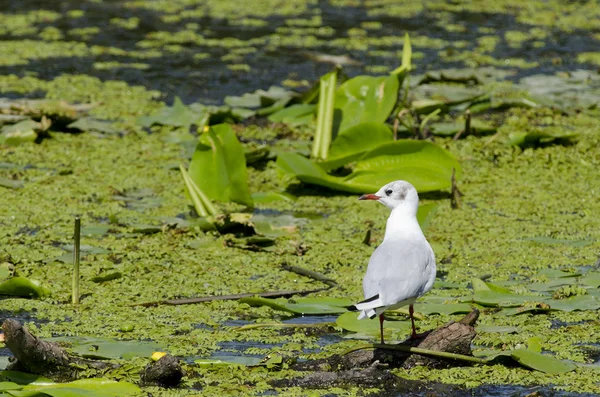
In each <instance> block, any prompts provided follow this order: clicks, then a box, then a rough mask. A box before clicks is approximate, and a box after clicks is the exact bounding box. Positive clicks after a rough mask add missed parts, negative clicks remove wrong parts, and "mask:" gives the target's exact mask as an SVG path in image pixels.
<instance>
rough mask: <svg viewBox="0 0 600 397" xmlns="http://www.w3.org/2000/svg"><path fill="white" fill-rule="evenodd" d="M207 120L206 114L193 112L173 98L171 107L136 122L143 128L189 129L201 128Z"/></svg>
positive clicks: (179, 100)
mask: <svg viewBox="0 0 600 397" xmlns="http://www.w3.org/2000/svg"><path fill="white" fill-rule="evenodd" d="M203 110H204V109H203ZM207 118H208V112H195V111H193V110H192V109H190V108H189V107H187V106H185V105H184V104H183V102H182V101H181V99H180V98H179V97H175V100H174V101H173V106H170V107H169V106H165V107H164V108H162V109H160V110H159V111H157V112H156V113H154V114H152V115H150V116H142V117H140V118H138V121H137V122H138V124H141V125H142V126H144V127H150V126H152V125H154V124H158V125H170V126H173V127H185V128H190V126H191V125H192V124H195V125H199V126H203V125H204V124H205V123H206V120H207Z"/></svg>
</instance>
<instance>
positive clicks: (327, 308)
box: [240, 297, 353, 315]
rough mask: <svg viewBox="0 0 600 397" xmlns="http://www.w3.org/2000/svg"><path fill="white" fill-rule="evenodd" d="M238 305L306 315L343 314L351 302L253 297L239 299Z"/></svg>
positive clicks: (324, 299) (338, 299) (343, 299)
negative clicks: (242, 304) (244, 304)
mask: <svg viewBox="0 0 600 397" xmlns="http://www.w3.org/2000/svg"><path fill="white" fill-rule="evenodd" d="M240 303H246V304H248V305H250V306H269V307H270V308H272V309H274V310H280V311H284V312H288V313H294V314H301V315H306V314H336V313H344V312H346V311H347V309H346V307H348V306H350V305H352V303H353V302H352V301H350V300H349V299H345V298H298V299H284V298H278V299H267V298H260V297H253V298H243V299H240Z"/></svg>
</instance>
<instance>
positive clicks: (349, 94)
mask: <svg viewBox="0 0 600 397" xmlns="http://www.w3.org/2000/svg"><path fill="white" fill-rule="evenodd" d="M399 87H400V83H399V79H398V76H397V75H396V74H391V75H389V76H377V77H375V76H356V77H354V78H352V79H350V80H347V81H346V82H344V83H343V84H342V85H341V86H340V87H339V88H338V90H337V92H336V96H335V109H336V110H338V111H339V112H340V117H341V119H340V120H339V128H338V131H339V132H342V131H344V130H346V129H348V128H350V127H352V126H355V125H357V124H360V123H366V122H368V121H371V122H376V123H383V122H384V121H385V120H387V118H388V117H389V115H390V113H391V112H392V110H393V109H394V106H395V105H396V101H397V99H398V89H399Z"/></svg>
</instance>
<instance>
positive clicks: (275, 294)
mask: <svg viewBox="0 0 600 397" xmlns="http://www.w3.org/2000/svg"><path fill="white" fill-rule="evenodd" d="M327 289H328V288H318V289H311V290H304V291H294V290H292V291H269V292H247V293H243V294H233V295H213V296H201V297H198V298H187V299H167V300H162V301H154V302H144V303H136V304H133V305H131V306H144V307H153V306H159V305H170V306H178V305H191V304H194V303H204V302H213V301H228V300H240V299H243V298H252V297H255V296H260V297H261V298H289V297H291V296H294V295H308V294H313V293H316V292H321V291H325V290H327Z"/></svg>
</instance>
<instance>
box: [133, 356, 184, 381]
mask: <svg viewBox="0 0 600 397" xmlns="http://www.w3.org/2000/svg"><path fill="white" fill-rule="evenodd" d="M183 375H184V372H183V369H182V368H181V364H180V363H179V360H178V359H176V358H175V357H173V356H171V355H169V354H167V355H165V356H163V357H161V358H160V359H159V360H158V361H155V362H152V363H150V364H148V365H146V368H144V370H143V371H142V374H141V379H142V383H143V384H145V385H158V386H165V387H171V386H177V385H178V384H179V382H180V381H181V378H183Z"/></svg>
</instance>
